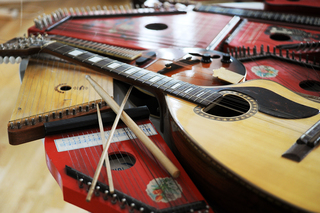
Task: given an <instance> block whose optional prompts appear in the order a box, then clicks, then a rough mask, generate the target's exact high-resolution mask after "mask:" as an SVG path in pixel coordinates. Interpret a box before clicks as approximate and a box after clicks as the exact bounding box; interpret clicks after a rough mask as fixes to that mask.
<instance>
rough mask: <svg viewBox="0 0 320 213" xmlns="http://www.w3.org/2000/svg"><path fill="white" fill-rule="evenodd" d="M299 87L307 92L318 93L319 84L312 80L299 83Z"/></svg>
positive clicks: (319, 90)
mask: <svg viewBox="0 0 320 213" xmlns="http://www.w3.org/2000/svg"><path fill="white" fill-rule="evenodd" d="M299 86H300V87H301V88H302V89H305V90H308V91H312V92H320V82H319V81H314V80H306V81H301V82H300V83H299Z"/></svg>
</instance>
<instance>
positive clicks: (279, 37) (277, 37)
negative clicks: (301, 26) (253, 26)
mask: <svg viewBox="0 0 320 213" xmlns="http://www.w3.org/2000/svg"><path fill="white" fill-rule="evenodd" d="M270 38H271V39H272V40H275V41H290V39H291V37H290V36H288V35H286V34H282V33H274V34H271V35H270Z"/></svg>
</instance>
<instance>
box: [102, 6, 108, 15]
mask: <svg viewBox="0 0 320 213" xmlns="http://www.w3.org/2000/svg"><path fill="white" fill-rule="evenodd" d="M102 9H103V11H104V13H106V14H107V13H108V8H107V6H103V7H102Z"/></svg>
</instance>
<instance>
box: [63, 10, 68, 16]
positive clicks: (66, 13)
mask: <svg viewBox="0 0 320 213" xmlns="http://www.w3.org/2000/svg"><path fill="white" fill-rule="evenodd" d="M63 11H64V14H65V15H66V16H68V15H69V11H68V9H67V8H63Z"/></svg>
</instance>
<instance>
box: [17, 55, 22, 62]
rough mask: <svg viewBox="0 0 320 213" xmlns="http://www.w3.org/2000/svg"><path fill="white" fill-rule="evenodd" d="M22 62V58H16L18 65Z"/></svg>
mask: <svg viewBox="0 0 320 213" xmlns="http://www.w3.org/2000/svg"><path fill="white" fill-rule="evenodd" d="M21 61H22V58H21V57H20V56H18V57H17V58H16V63H17V64H20V63H21Z"/></svg>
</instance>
